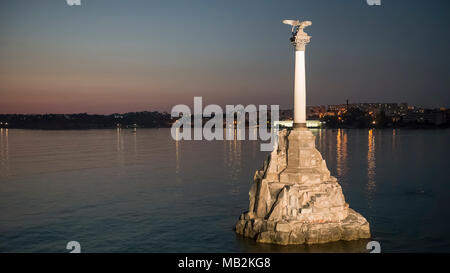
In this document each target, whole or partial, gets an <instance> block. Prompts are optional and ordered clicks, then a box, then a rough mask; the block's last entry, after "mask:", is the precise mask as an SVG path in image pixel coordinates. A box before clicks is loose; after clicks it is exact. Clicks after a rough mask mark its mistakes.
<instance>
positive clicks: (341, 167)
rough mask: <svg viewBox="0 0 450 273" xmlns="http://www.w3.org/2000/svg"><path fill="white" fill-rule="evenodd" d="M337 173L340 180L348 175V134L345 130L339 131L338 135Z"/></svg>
mask: <svg viewBox="0 0 450 273" xmlns="http://www.w3.org/2000/svg"><path fill="white" fill-rule="evenodd" d="M336 172H337V176H338V178H341V177H343V176H345V175H346V174H347V132H346V131H345V130H343V129H338V132H337V134H336ZM345 181H346V180H345V179H344V180H342V181H341V183H343V182H345Z"/></svg>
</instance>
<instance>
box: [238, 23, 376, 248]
mask: <svg viewBox="0 0 450 273" xmlns="http://www.w3.org/2000/svg"><path fill="white" fill-rule="evenodd" d="M283 23H285V24H289V25H291V26H292V37H291V42H292V44H293V45H294V47H295V83H294V123H293V128H292V130H287V129H284V130H282V131H280V132H279V135H278V144H277V146H276V147H275V148H274V150H273V151H272V153H271V154H270V156H269V158H268V160H267V161H265V162H264V165H263V168H262V169H261V170H258V171H256V173H255V176H254V179H253V180H254V181H253V184H252V186H251V188H250V192H249V198H250V205H249V210H248V211H247V212H245V213H243V214H241V216H240V218H239V220H238V222H237V224H236V232H237V233H238V234H241V235H243V236H245V237H250V238H253V239H255V240H256V241H257V242H260V243H273V244H281V245H288V244H316V243H326V242H332V241H338V240H356V239H360V238H370V227H369V223H368V222H367V220H366V219H365V218H364V217H363V216H361V215H360V214H359V213H357V212H356V211H354V210H352V209H351V208H350V207H349V205H348V204H347V203H346V202H345V198H344V195H343V193H342V188H341V186H340V185H339V183H338V181H337V179H336V178H335V177H333V176H331V175H330V171H329V170H328V168H327V165H326V162H325V160H323V158H322V156H321V154H320V152H319V151H318V150H317V149H316V147H315V137H314V135H313V134H312V133H311V132H310V131H309V130H308V129H307V128H306V81H305V47H306V45H307V44H308V43H309V41H310V39H311V37H310V36H308V34H307V33H305V32H304V30H303V29H304V28H305V27H307V26H310V25H311V22H310V21H304V22H300V21H294V20H284V21H283Z"/></svg>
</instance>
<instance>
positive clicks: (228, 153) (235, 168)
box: [224, 128, 245, 195]
mask: <svg viewBox="0 0 450 273" xmlns="http://www.w3.org/2000/svg"><path fill="white" fill-rule="evenodd" d="M225 131H226V132H225V133H226V134H227V135H229V136H231V134H234V137H233V138H232V140H224V145H225V151H224V156H225V157H224V160H225V162H224V163H225V168H226V169H227V170H228V174H229V177H230V184H231V194H232V195H238V194H239V192H240V185H241V184H242V183H241V181H239V177H240V175H241V172H242V156H241V153H242V143H243V142H244V141H242V140H238V135H241V134H243V133H244V134H245V131H244V132H243V130H241V129H236V128H227V129H225Z"/></svg>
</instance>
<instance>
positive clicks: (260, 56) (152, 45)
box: [0, 0, 450, 114]
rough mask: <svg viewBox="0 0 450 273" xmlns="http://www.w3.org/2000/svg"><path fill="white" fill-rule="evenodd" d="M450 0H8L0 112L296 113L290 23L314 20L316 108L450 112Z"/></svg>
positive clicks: (310, 99) (1, 9) (0, 17)
mask: <svg viewBox="0 0 450 273" xmlns="http://www.w3.org/2000/svg"><path fill="white" fill-rule="evenodd" d="M448 14H450V1H448V0H433V1H424V0H421V1H415V0H395V1H394V0H389V1H388V0H381V6H369V5H368V4H367V3H366V0H346V1H343V0H328V1H326V0H303V1H302V0H295V1H284V0H277V1H263V0H238V1H234V0H226V1H225V0H205V1H197V0H178V1H171V0H164V1H149V0H81V6H68V5H67V4H66V1H65V0H39V1H27V0H4V1H1V2H0V60H1V61H0V113H84V112H87V113H96V114H109V113H124V112H135V111H170V109H171V108H172V107H173V106H174V105H177V104H188V105H193V98H194V96H202V97H203V104H204V105H206V104H218V105H221V106H222V107H224V106H225V105H226V104H243V105H248V104H255V105H260V104H264V105H270V104H278V105H280V108H281V109H291V108H293V80H294V49H293V47H292V45H291V44H290V42H289V38H290V35H291V33H290V31H291V29H290V27H289V26H286V25H284V24H282V23H281V21H282V20H283V19H299V20H310V21H312V26H310V27H308V28H306V29H305V31H306V32H307V33H308V34H309V35H311V36H312V38H311V42H310V44H309V45H308V46H307V48H306V81H307V83H306V85H307V104H308V105H327V104H341V103H345V101H346V99H348V100H349V101H350V103H352V102H407V103H409V104H413V105H419V106H424V107H441V106H447V107H450V54H449V50H450V16H448Z"/></svg>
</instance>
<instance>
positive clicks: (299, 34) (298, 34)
mask: <svg viewBox="0 0 450 273" xmlns="http://www.w3.org/2000/svg"><path fill="white" fill-rule="evenodd" d="M284 23H285V24H290V25H292V37H291V43H292V45H294V46H295V50H296V51H305V48H306V45H307V44H308V43H309V41H310V40H311V36H309V35H308V33H306V32H305V31H304V28H306V27H309V26H310V25H312V22H311V21H303V22H300V21H293V20H285V21H284Z"/></svg>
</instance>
